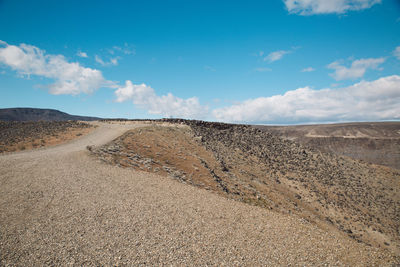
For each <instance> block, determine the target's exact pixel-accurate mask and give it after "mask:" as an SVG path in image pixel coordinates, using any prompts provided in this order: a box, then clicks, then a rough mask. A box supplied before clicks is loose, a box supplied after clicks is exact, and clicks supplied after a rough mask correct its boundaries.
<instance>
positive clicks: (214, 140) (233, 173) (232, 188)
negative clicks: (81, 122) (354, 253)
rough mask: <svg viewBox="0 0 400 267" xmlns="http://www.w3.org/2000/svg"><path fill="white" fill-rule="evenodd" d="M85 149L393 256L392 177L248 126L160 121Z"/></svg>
mask: <svg viewBox="0 0 400 267" xmlns="http://www.w3.org/2000/svg"><path fill="white" fill-rule="evenodd" d="M168 121H169V122H174V123H178V124H177V126H171V127H167V126H165V125H164V126H162V125H155V126H154V125H153V126H149V127H145V128H140V129H135V130H132V131H129V132H127V133H126V134H124V135H122V136H121V137H119V138H117V139H116V140H114V141H113V142H111V143H109V144H107V145H105V146H102V147H100V148H97V149H94V148H91V147H89V149H90V150H91V151H92V152H93V153H95V154H97V155H99V156H100V158H101V159H102V160H104V161H106V162H110V163H112V164H117V165H118V166H121V167H129V168H134V169H136V170H144V171H148V172H154V173H157V174H160V175H163V176H169V177H171V178H173V179H177V180H179V181H181V182H183V183H188V184H192V185H195V186H198V187H201V188H205V189H207V190H211V191H214V192H217V193H219V194H221V195H224V196H226V197H228V198H231V199H235V200H239V201H242V202H245V203H249V204H251V205H255V206H260V207H263V208H267V209H269V210H274V211H277V212H280V213H289V214H295V215H296V216H299V217H301V218H303V219H305V220H307V221H309V222H312V223H315V224H316V225H318V226H319V227H321V228H323V229H327V230H332V231H340V232H342V233H345V234H346V235H348V236H349V237H350V238H352V239H354V240H356V241H358V242H363V243H365V244H368V245H371V246H374V247H381V248H385V249H388V250H390V251H392V252H394V253H395V254H397V255H399V253H400V171H398V170H396V169H391V168H387V167H384V166H378V165H370V164H367V163H363V162H360V161H357V160H353V159H351V158H348V157H341V156H337V155H334V154H329V153H323V152H321V151H318V150H315V149H313V148H308V147H306V146H303V145H301V144H298V143H296V142H293V141H290V140H287V139H283V138H280V137H279V136H277V135H276V133H271V132H269V131H268V130H265V129H263V130H259V129H256V128H254V127H251V126H245V125H230V124H221V123H207V122H199V121H183V120H177V121H176V120H168Z"/></svg>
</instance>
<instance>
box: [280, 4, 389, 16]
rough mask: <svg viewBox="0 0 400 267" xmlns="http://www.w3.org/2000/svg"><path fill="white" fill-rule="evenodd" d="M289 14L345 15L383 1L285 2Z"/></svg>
mask: <svg viewBox="0 0 400 267" xmlns="http://www.w3.org/2000/svg"><path fill="white" fill-rule="evenodd" d="M283 2H284V3H285V6H286V8H287V10H288V11H289V13H296V14H300V15H313V14H329V13H336V14H343V13H346V12H347V11H353V10H362V9H367V8H370V7H372V6H373V5H375V4H379V3H381V2H382V0H283Z"/></svg>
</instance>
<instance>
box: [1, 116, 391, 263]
mask: <svg viewBox="0 0 400 267" xmlns="http://www.w3.org/2000/svg"><path fill="white" fill-rule="evenodd" d="M97 124H98V128H97V129H96V130H94V131H93V132H92V133H90V134H89V135H86V136H84V137H82V138H79V139H76V140H74V141H72V142H69V143H67V144H63V145H58V146H55V147H51V148H46V149H39V150H34V151H26V152H18V153H14V154H7V155H1V156H0V265H1V266H6V265H17V266H42V265H57V266H65V265H76V266H78V265H79V266H80V265H89V266H90V265H107V266H109V265H229V266H232V265H248V266H257V265H264V266H265V265H289V264H291V265H304V264H305V265H323V264H325V263H326V264H329V265H352V266H356V265H359V266H366V265H380V266H382V265H389V266H390V262H389V261H390V260H391V257H390V256H389V255H387V254H385V253H384V252H382V251H379V250H377V249H374V248H371V247H368V246H366V245H363V244H359V243H357V242H355V241H353V240H351V239H349V238H347V237H345V236H343V235H342V234H341V233H328V232H326V231H324V230H322V229H319V228H318V227H316V226H314V225H312V224H310V223H308V222H306V221H303V220H302V219H300V218H297V217H294V216H290V215H284V214H278V213H275V212H272V211H268V210H265V209H262V208H258V207H253V206H249V205H246V204H243V203H240V202H236V201H231V200H228V199H225V198H223V197H221V196H218V195H216V194H213V193H211V192H208V191H206V190H202V189H198V188H195V187H192V186H189V185H185V184H182V183H179V182H177V181H174V180H172V179H169V178H165V177H160V176H157V175H155V174H149V173H145V172H137V171H134V170H130V169H124V168H120V167H117V166H110V165H107V164H106V163H103V162H101V161H99V160H97V159H96V158H94V157H93V156H90V155H89V153H88V151H87V150H86V146H87V145H96V146H97V145H101V144H104V143H107V142H108V141H111V140H112V139H114V138H116V137H118V136H119V135H121V134H123V133H124V132H125V131H127V130H128V129H132V128H135V127H141V126H143V125H141V124H128V125H119V124H104V123H97Z"/></svg>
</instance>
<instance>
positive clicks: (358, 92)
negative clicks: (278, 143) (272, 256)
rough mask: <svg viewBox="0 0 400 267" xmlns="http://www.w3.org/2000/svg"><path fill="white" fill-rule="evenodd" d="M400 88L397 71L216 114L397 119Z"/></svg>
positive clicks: (284, 119)
mask: <svg viewBox="0 0 400 267" xmlns="http://www.w3.org/2000/svg"><path fill="white" fill-rule="evenodd" d="M399 88H400V76H397V75H393V76H388V77H383V78H380V79H378V80H375V81H371V82H367V81H362V82H360V83H357V84H354V85H352V86H349V87H345V88H339V89H323V90H313V89H311V88H309V87H304V88H299V89H296V90H293V91H288V92H286V93H285V94H284V95H275V96H271V97H259V98H256V99H249V100H246V101H244V102H242V103H240V104H235V105H232V106H229V107H225V108H219V109H215V110H214V111H213V115H214V116H215V118H217V119H218V120H220V121H226V122H258V123H307V122H339V121H377V120H398V119H400V105H399V103H400V90H399Z"/></svg>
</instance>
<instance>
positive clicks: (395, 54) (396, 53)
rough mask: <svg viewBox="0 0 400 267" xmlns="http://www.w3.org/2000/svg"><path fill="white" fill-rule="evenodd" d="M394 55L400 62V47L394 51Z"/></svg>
mask: <svg viewBox="0 0 400 267" xmlns="http://www.w3.org/2000/svg"><path fill="white" fill-rule="evenodd" d="M393 55H394V56H395V57H396V58H397V59H398V60H400V46H398V47H396V49H395V50H394V51H393Z"/></svg>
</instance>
